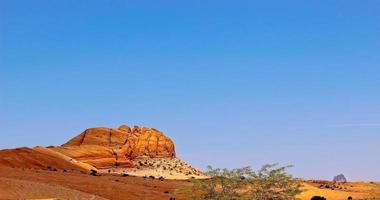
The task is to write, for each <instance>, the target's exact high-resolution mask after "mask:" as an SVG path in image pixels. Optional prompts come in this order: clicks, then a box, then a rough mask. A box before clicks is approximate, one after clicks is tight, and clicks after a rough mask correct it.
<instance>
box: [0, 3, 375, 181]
mask: <svg viewBox="0 0 380 200" xmlns="http://www.w3.org/2000/svg"><path fill="white" fill-rule="evenodd" d="M379 63H380V2H379V1H376V0H373V1H349V0H341V1H332V0H321V1H303V0H299V1H280V0H279V1H220V0H219V1H186V2H185V1H105V0H104V1H96V0H95V1H51V0H46V1H39V0H36V1H17V0H2V1H0V136H1V137H0V148H14V147H18V146H35V145H59V144H62V143H64V142H65V141H66V140H68V139H69V138H71V137H73V136H74V135H76V134H78V133H80V132H81V131H82V130H84V129H85V128H88V127H98V126H105V127H117V126H119V125H120V124H128V125H141V126H148V127H155V128H157V129H159V130H162V131H163V132H165V133H166V134H167V135H168V136H169V137H171V138H172V139H173V140H174V141H175V143H176V149H177V152H178V155H179V157H181V158H183V159H184V160H186V161H188V162H190V163H191V164H193V165H195V166H197V167H199V168H204V167H205V166H206V165H208V164H211V165H213V166H217V167H241V166H246V165H251V166H253V167H254V168H257V167H259V166H260V165H262V164H265V163H275V162H278V163H280V164H294V165H295V168H293V169H292V170H291V172H292V173H293V174H295V175H296V176H299V177H304V178H325V179H331V178H332V176H334V175H336V174H338V173H344V174H345V175H346V176H347V178H348V179H351V180H380V170H379V169H380V156H379V155H380V65H379Z"/></svg>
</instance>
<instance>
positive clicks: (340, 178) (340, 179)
mask: <svg viewBox="0 0 380 200" xmlns="http://www.w3.org/2000/svg"><path fill="white" fill-rule="evenodd" d="M333 181H334V182H344V183H345V182H347V179H346V177H345V176H344V175H343V174H339V175H336V176H334V179H333Z"/></svg>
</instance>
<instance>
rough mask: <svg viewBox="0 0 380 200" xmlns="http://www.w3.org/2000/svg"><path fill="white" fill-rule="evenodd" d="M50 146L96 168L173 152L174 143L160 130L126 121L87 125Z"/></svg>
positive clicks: (129, 165) (171, 154) (169, 154)
mask: <svg viewBox="0 0 380 200" xmlns="http://www.w3.org/2000/svg"><path fill="white" fill-rule="evenodd" d="M54 150H55V151H58V152H60V153H62V154H65V155H67V156H69V157H72V158H74V159H76V160H78V161H82V162H85V163H88V164H90V165H93V166H95V167H97V168H107V167H114V166H120V167H134V164H133V162H131V160H132V159H136V158H170V157H175V156H176V153H175V148H174V143H173V142H172V141H171V140H170V139H169V138H168V137H166V136H165V135H164V134H163V133H162V132H160V131H158V130H156V129H153V128H145V127H138V126H134V127H132V128H131V127H128V126H127V125H122V126H120V127H119V128H90V129H87V130H85V131H84V132H82V133H81V134H79V135H78V136H76V137H74V138H72V139H71V140H69V141H68V142H66V143H65V144H63V145H62V146H59V147H55V148H54Z"/></svg>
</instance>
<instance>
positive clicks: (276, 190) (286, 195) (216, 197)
mask: <svg viewBox="0 0 380 200" xmlns="http://www.w3.org/2000/svg"><path fill="white" fill-rule="evenodd" d="M288 167H289V166H286V167H277V165H264V166H263V167H262V168H261V169H260V170H258V171H256V172H255V171H253V170H252V169H251V167H244V168H238V169H232V170H229V169H219V168H212V167H211V166H208V167H207V171H206V174H207V175H208V176H209V177H210V178H209V179H204V180H195V179H193V180H192V182H193V184H192V186H190V187H187V188H184V189H183V190H182V191H183V192H185V193H187V194H188V195H189V196H191V198H192V199H196V200H206V199H207V200H240V199H242V200H293V199H295V196H296V195H297V194H299V193H300V192H301V190H300V186H301V185H300V183H299V182H298V181H297V180H296V179H294V178H293V177H292V176H290V175H289V174H287V172H286V169H287V168H288Z"/></svg>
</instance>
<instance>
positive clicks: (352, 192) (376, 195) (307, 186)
mask: <svg viewBox="0 0 380 200" xmlns="http://www.w3.org/2000/svg"><path fill="white" fill-rule="evenodd" d="M341 185H342V186H343V188H344V189H334V190H332V189H326V188H323V189H322V188H319V187H318V185H316V184H312V183H304V184H303V189H304V190H305V191H304V192H303V193H302V194H301V195H299V196H298V197H299V198H300V199H301V200H310V199H311V197H313V196H323V197H325V198H326V199H327V200H347V198H348V197H349V196H351V197H352V198H353V199H354V200H358V199H362V200H364V199H368V200H370V199H372V200H375V199H376V200H380V183H368V182H355V183H341Z"/></svg>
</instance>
